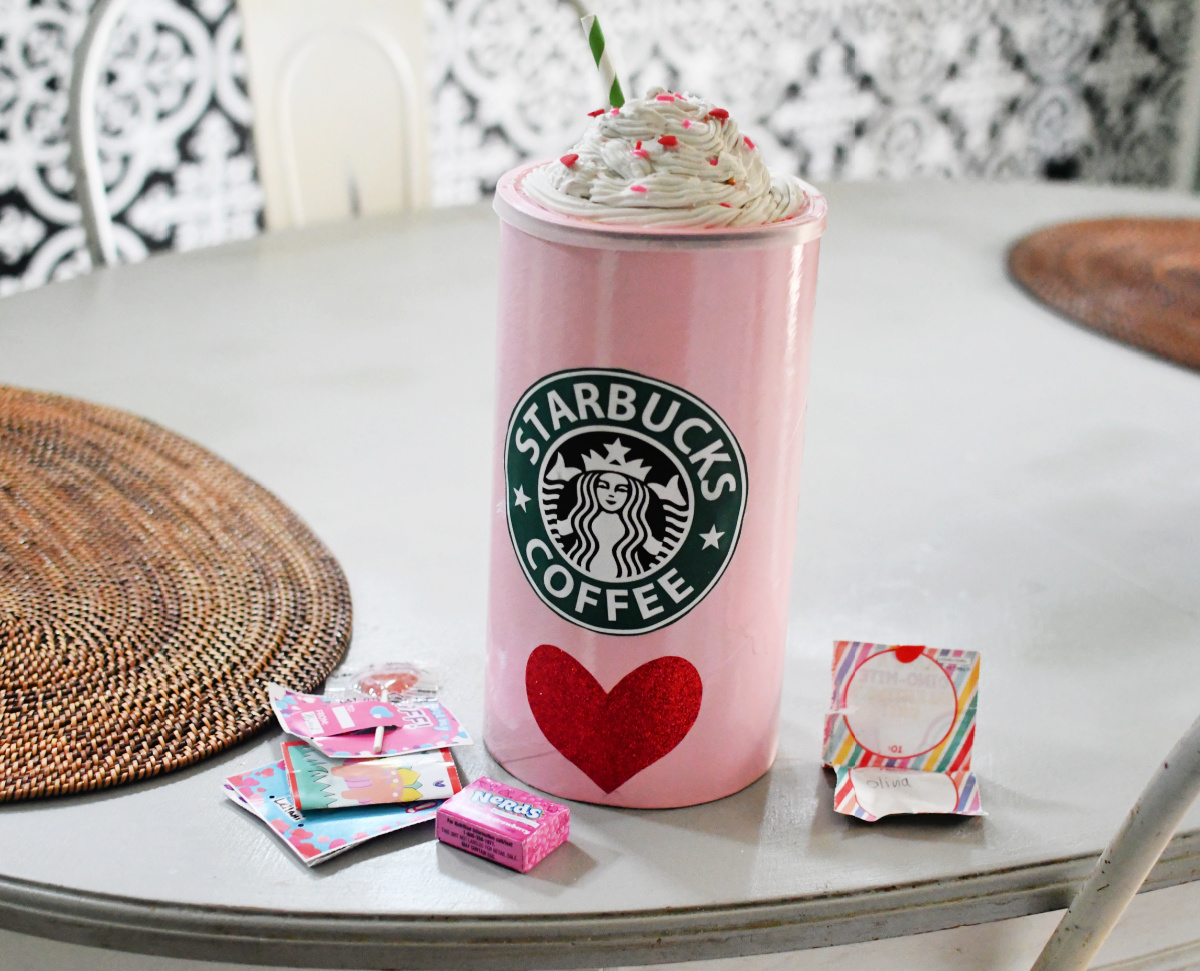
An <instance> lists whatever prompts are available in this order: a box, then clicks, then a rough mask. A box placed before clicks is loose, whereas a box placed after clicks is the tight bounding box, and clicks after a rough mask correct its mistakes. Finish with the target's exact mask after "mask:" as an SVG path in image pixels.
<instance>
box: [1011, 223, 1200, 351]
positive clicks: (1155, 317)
mask: <svg viewBox="0 0 1200 971" xmlns="http://www.w3.org/2000/svg"><path fill="white" fill-rule="evenodd" d="M1008 267H1009V272H1010V273H1011V274H1012V276H1013V278H1014V279H1015V280H1016V281H1017V282H1018V283H1020V284H1021V285H1022V286H1023V287H1025V288H1026V289H1027V290H1028V291H1029V292H1030V293H1032V294H1033V295H1034V296H1035V297H1037V298H1038V299H1039V300H1042V301H1043V302H1045V303H1047V304H1049V305H1050V306H1051V307H1053V308H1054V309H1055V310H1057V311H1058V312H1059V313H1061V314H1064V315H1065V316H1067V317H1070V318H1071V319H1072V320H1074V321H1077V322H1078V323H1081V324H1083V325H1084V326H1085V327H1090V328H1092V329H1093V330H1098V331H1100V332H1101V333H1102V334H1107V335H1108V336H1110V337H1115V338H1116V339H1117V340H1120V341H1124V342H1125V343H1127V344H1132V345H1134V346H1135V347H1140V348H1142V349H1144V350H1147V351H1150V352H1152V353H1154V354H1157V355H1159V356H1160V357H1165V358H1166V359H1167V360H1169V361H1174V362H1175V363H1176V364H1182V365H1184V366H1186V367H1190V368H1196V369H1200V220H1195V219H1098V220H1092V221H1089V222H1079V223H1066V224H1064V225H1061V226H1052V227H1050V228H1049V229H1043V230H1040V231H1039V232H1036V233H1033V234H1031V235H1029V236H1026V237H1025V238H1024V239H1022V240H1020V241H1019V242H1018V243H1017V244H1016V245H1015V246H1013V248H1012V249H1011V250H1010V251H1009V254H1008Z"/></svg>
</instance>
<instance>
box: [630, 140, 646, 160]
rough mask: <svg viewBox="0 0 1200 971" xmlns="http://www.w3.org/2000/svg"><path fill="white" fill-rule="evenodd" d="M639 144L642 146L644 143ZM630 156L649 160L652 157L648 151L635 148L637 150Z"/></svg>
mask: <svg viewBox="0 0 1200 971" xmlns="http://www.w3.org/2000/svg"><path fill="white" fill-rule="evenodd" d="M638 144H639V145H640V144H642V143H641V142H638ZM629 154H630V155H633V156H635V157H637V158H649V157H650V153H649V152H647V151H646V150H645V149H644V148H635V149H634V150H633V151H631V152H630V153H629Z"/></svg>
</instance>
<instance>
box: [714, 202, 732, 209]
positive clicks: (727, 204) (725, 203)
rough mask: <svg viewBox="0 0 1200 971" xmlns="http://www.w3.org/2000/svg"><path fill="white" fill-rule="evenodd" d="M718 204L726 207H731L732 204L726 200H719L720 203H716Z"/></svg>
mask: <svg viewBox="0 0 1200 971" xmlns="http://www.w3.org/2000/svg"><path fill="white" fill-rule="evenodd" d="M718 205H721V206H724V207H725V208H726V209H732V208H733V206H731V205H730V204H729V203H728V202H721V203H718Z"/></svg>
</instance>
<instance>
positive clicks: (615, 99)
mask: <svg viewBox="0 0 1200 971" xmlns="http://www.w3.org/2000/svg"><path fill="white" fill-rule="evenodd" d="M580 23H582V24H583V31H584V33H585V34H587V39H588V46H589V47H590V48H591V49H592V57H594V58H595V59H596V67H597V68H599V70H600V80H601V81H603V82H604V90H605V92H606V93H607V94H608V103H609V104H610V105H612V106H613V107H614V108H620V107H621V105H623V104H624V103H625V95H623V94H622V93H621V82H620V81H618V80H617V72H616V71H614V70H613V66H612V59H611V58H610V57H609V56H608V49H607V47H606V46H605V43H604V31H602V30H601V29H600V21H598V20H597V19H596V15H595V14H591V13H590V14H588V15H587V16H586V17H583V18H581V19H580Z"/></svg>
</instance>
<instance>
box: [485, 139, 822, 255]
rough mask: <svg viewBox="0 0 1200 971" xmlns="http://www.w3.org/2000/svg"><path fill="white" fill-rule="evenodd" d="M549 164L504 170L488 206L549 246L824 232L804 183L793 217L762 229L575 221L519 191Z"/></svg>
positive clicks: (778, 242) (716, 241)
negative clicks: (804, 197) (800, 203)
mask: <svg viewBox="0 0 1200 971" xmlns="http://www.w3.org/2000/svg"><path fill="white" fill-rule="evenodd" d="M548 161H549V160H542V161H538V162H527V163H526V164H525V165H521V166H518V167H517V168H515V169H511V170H510V171H508V172H506V173H505V174H504V175H503V176H502V177H501V178H500V182H499V183H498V184H497V185H496V196H495V199H494V201H493V203H492V206H493V208H494V209H495V210H496V212H497V213H498V214H499V216H500V218H501V219H503V220H504V221H505V222H506V223H508V224H509V225H510V226H514V227H516V228H517V229H519V230H521V231H522V232H524V233H528V234H529V235H530V236H537V237H538V238H539V239H545V240H549V241H550V242H552V243H567V244H569V245H571V246H586V247H589V248H591V249H614V250H639V249H654V250H662V249H703V248H708V247H720V248H721V249H731V248H743V247H744V248H746V249H769V248H774V247H777V246H778V247H784V246H799V245H801V244H803V243H807V242H809V241H811V240H814V239H818V238H820V236H821V234H822V233H823V232H825V214H826V212H827V211H828V208H829V207H828V206H827V204H826V202H825V197H824V196H823V195H821V193H820V192H818V191H817V190H816V189H814V188H813V187H812V186H811V185H809V184H808V183H807V182H802V183H801V186H802V187H803V189H804V192H805V194H806V195H807V197H808V201H807V202H806V203H805V205H804V207H803V208H802V209H801V210H800V211H799V212H798V213H796V214H795V215H794V216H790V217H788V218H787V219H781V220H780V221H779V222H774V223H767V224H765V225H762V226H729V227H714V228H709V229H697V228H695V227H694V226H629V225H625V224H623V223H604V222H597V221H595V220H591V219H580V218H579V217H578V216H569V215H567V214H566V213H561V212H555V211H554V210H552V209H547V208H546V207H545V206H542V205H539V204H538V203H536V202H534V201H533V200H532V199H530V198H529V196H527V195H526V194H525V192H524V191H523V189H522V183H524V181H525V178H526V176H528V175H529V173H530V172H532V171H533V170H534V169H536V168H538V167H540V166H542V165H546V164H547V163H548Z"/></svg>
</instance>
